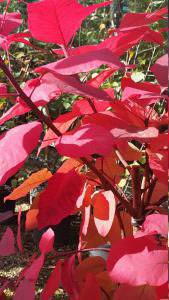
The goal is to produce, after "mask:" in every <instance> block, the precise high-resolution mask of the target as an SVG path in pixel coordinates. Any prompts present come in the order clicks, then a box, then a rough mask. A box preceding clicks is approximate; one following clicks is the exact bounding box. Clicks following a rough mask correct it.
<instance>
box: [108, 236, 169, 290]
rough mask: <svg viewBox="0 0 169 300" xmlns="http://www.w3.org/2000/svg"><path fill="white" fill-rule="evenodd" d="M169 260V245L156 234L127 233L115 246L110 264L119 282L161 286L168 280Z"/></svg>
mask: <svg viewBox="0 0 169 300" xmlns="http://www.w3.org/2000/svg"><path fill="white" fill-rule="evenodd" d="M167 260H168V255H167V250H166V247H164V246H160V245H158V241H156V239H155V238H154V237H153V236H143V237H139V238H134V237H127V238H125V239H123V240H120V241H119V242H117V243H116V244H115V245H114V246H112V248H111V251H110V254H109V257H108V260H107V268H108V271H109V274H110V277H111V278H112V280H113V281H115V282H120V283H126V284H129V285H133V286H137V285H144V284H149V285H152V286H160V285H162V284H164V283H165V282H166V281H167V280H168V271H167ZM124 270H125V272H124Z"/></svg>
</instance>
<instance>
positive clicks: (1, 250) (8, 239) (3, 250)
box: [0, 227, 16, 256]
mask: <svg viewBox="0 0 169 300" xmlns="http://www.w3.org/2000/svg"><path fill="white" fill-rule="evenodd" d="M14 253H16V249H15V238H14V234H13V231H12V230H11V228H10V227H7V229H6V231H5V233H4V234H3V236H2V238H1V240H0V256H8V255H12V254H14Z"/></svg>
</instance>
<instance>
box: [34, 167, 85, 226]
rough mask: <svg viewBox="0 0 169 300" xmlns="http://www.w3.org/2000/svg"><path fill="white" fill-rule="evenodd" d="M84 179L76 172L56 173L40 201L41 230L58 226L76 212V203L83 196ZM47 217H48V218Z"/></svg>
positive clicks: (39, 224) (39, 219) (39, 222)
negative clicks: (50, 226) (49, 226)
mask: <svg viewBox="0 0 169 300" xmlns="http://www.w3.org/2000/svg"><path fill="white" fill-rule="evenodd" d="M83 186H84V178H83V177H82V176H80V175H79V174H77V173H76V172H75V171H74V170H71V171H69V172H67V173H60V172H56V173H55V174H54V175H53V176H52V178H50V179H49V181H48V186H47V188H46V189H45V190H44V192H42V194H41V195H40V199H39V214H38V226H39V228H42V227H45V226H48V225H56V224H58V223H60V222H61V220H62V219H64V218H65V217H67V216H69V215H70V214H72V213H73V212H74V211H75V206H76V201H77V199H78V197H79V196H80V195H81V193H82V190H83ZM46 216H47V217H46Z"/></svg>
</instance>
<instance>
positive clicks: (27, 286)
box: [13, 279, 35, 300]
mask: <svg viewBox="0 0 169 300" xmlns="http://www.w3.org/2000/svg"><path fill="white" fill-rule="evenodd" d="M21 299H24V300H34V299H35V285H34V283H33V282H31V281H29V280H27V279H23V280H22V281H21V282H20V284H19V286H18V288H17V289H16V292H15V295H14V298H13V300H21Z"/></svg>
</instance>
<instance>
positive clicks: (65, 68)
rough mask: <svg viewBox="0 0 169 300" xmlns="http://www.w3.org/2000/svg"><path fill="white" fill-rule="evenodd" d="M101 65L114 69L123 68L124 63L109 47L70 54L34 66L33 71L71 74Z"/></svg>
mask: <svg viewBox="0 0 169 300" xmlns="http://www.w3.org/2000/svg"><path fill="white" fill-rule="evenodd" d="M101 65H108V66H109V67H111V68H113V69H115V71H117V70H119V69H120V68H124V65H123V64H122V63H121V62H120V60H119V58H118V56H116V55H115V54H113V53H112V51H110V50H109V49H99V50H96V51H92V52H89V53H87V54H80V55H78V56H70V57H68V58H65V59H62V60H59V61H57V62H54V63H50V64H47V65H44V66H41V67H39V68H36V69H35V71H36V72H39V73H43V72H44V71H45V72H48V71H49V72H51V71H52V72H56V73H59V74H62V75H72V74H77V73H81V72H89V71H91V70H93V69H96V68H98V67H100V66H101Z"/></svg>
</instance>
